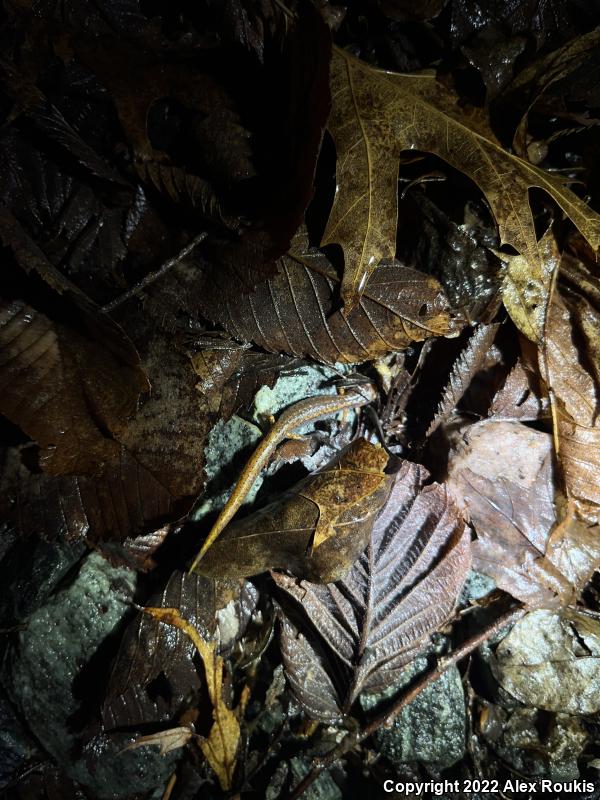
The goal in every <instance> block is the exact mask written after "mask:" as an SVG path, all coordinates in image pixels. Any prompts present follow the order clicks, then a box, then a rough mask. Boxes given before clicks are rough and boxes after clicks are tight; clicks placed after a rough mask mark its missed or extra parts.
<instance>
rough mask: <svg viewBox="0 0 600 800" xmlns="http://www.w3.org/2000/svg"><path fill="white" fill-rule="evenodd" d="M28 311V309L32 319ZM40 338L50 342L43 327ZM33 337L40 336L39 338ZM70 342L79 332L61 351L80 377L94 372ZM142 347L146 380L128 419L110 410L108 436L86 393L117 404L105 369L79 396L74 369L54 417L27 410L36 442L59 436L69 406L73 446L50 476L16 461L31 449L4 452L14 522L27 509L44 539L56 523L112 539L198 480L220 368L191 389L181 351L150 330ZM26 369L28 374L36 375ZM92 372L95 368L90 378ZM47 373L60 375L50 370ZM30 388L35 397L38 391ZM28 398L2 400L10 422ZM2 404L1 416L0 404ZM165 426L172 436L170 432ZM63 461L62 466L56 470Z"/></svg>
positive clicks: (188, 501)
mask: <svg viewBox="0 0 600 800" xmlns="http://www.w3.org/2000/svg"><path fill="white" fill-rule="evenodd" d="M23 313H24V312H23ZM21 316H22V315H21ZM19 319H21V317H19V318H17V322H18V321H19ZM23 319H25V318H23ZM36 319H37V317H33V320H34V321H35V320H36ZM20 324H21V325H23V324H24V322H23V321H21V323H20ZM13 327H14V326H13ZM18 330H20V329H19V328H17V331H18ZM6 331H7V332H6V335H7V337H10V335H11V334H10V330H8V326H7V328H6ZM25 331H26V332H27V329H26V328H25ZM48 337H50V340H51V341H52V332H50V333H49V334H48V335H47V337H46V338H47V339H48ZM21 338H23V337H21ZM40 341H41V342H42V344H43V343H44V341H45V340H44V339H41V340H40ZM79 347H80V341H79V340H78V339H76V338H73V337H71V338H70V340H69V350H68V352H69V353H70V352H71V350H75V355H74V356H73V359H74V360H75V363H78V364H81V371H82V372H83V374H84V376H85V375H86V374H91V376H92V377H96V378H98V376H96V373H95V372H94V369H95V367H94V365H93V363H91V364H88V362H93V351H92V354H91V355H90V354H89V353H88V349H87V345H85V346H82V347H81V348H80V349H77V348H79ZM144 347H145V353H144V357H143V363H144V366H145V368H146V370H147V373H148V375H149V377H150V381H151V383H152V391H151V393H150V394H146V395H145V396H144V397H143V399H142V401H141V402H140V408H139V410H138V411H137V414H135V415H134V416H133V417H132V418H130V419H123V417H122V416H121V418H120V419H119V418H112V419H111V421H110V429H111V430H110V433H111V434H112V435H107V433H106V428H107V427H108V425H106V426H100V427H98V422H99V421H101V420H102V419H103V417H102V416H101V415H100V413H97V414H94V405H93V401H95V402H96V403H99V401H100V399H102V398H103V397H104V395H105V393H106V395H107V396H108V397H112V401H111V402H113V404H117V408H118V407H119V404H122V403H123V402H125V400H124V399H122V398H121V394H122V393H121V392H120V391H115V392H114V393H113V394H112V395H109V394H108V392H109V391H110V387H111V386H112V385H113V384H112V383H111V382H110V380H109V378H108V377H107V378H106V380H105V382H104V385H102V386H100V387H99V388H98V391H97V393H96V394H95V395H94V397H93V398H90V399H89V400H88V399H87V396H86V395H85V389H86V383H85V381H83V382H82V381H79V380H77V379H78V377H79V373H77V372H75V376H74V378H73V380H72V382H71V383H69V384H64V385H63V392H64V396H63V397H62V399H61V402H57V403H56V408H57V414H58V415H59V416H52V415H50V414H48V415H47V416H34V417H33V419H34V420H35V426H37V427H35V428H31V433H32V434H33V433H36V434H37V435H40V436H41V434H43V435H44V437H45V438H43V439H42V443H45V442H49V443H54V442H57V443H60V432H61V430H65V428H64V427H63V426H61V417H60V415H61V414H62V415H63V416H64V415H65V413H69V411H70V410H71V409H72V408H74V409H75V411H76V412H77V413H78V414H79V417H75V415H73V418H72V419H71V420H70V421H69V426H68V427H67V428H66V430H68V432H69V437H70V440H72V441H74V442H75V445H76V447H75V446H74V447H72V448H69V450H68V451H67V452H68V454H69V455H70V456H71V457H72V459H73V464H72V467H71V469H70V470H67V469H66V466H65V465H64V464H61V470H58V469H57V471H58V472H59V474H58V475H48V474H39V473H37V472H36V471H33V470H32V469H31V467H30V464H28V463H26V462H25V460H24V457H25V455H27V453H28V452H29V456H30V459H32V460H34V461H35V457H34V453H32V452H31V451H26V450H24V449H21V450H20V451H19V452H18V453H17V452H15V453H14V454H13V455H14V457H15V459H16V461H15V462H14V463H15V464H16V467H15V469H13V470H12V472H11V480H10V486H9V491H10V493H11V495H12V497H13V498H14V506H13V507H14V512H15V513H16V514H18V516H19V519H20V521H19V523H18V524H19V526H21V523H22V521H23V520H24V519H25V518H28V519H29V520H30V521H32V520H38V521H39V522H40V523H41V529H38V531H37V532H38V533H40V534H41V535H42V536H44V537H45V538H48V539H53V538H56V533H55V532H54V529H55V528H57V527H59V528H60V529H61V530H62V529H64V527H65V525H66V526H67V529H68V530H69V531H70V532H69V534H68V535H69V536H74V537H77V536H79V535H82V534H83V535H86V536H87V537H88V538H90V539H91V540H95V541H99V540H106V539H121V540H122V539H125V538H126V537H128V536H131V535H135V534H137V533H140V532H147V531H148V530H154V529H156V528H158V527H160V526H161V525H163V524H165V523H166V522H172V521H174V520H176V519H178V518H180V517H181V516H183V515H184V514H185V513H186V512H187V511H189V509H190V507H191V505H192V503H193V502H194V500H195V499H196V497H197V496H198V494H199V493H200V491H201V489H202V486H203V484H204V475H203V472H202V463H203V452H204V442H205V437H206V436H207V435H208V433H209V431H210V429H211V427H212V425H213V423H214V421H215V419H216V413H215V412H214V411H211V408H215V407H217V408H218V405H219V402H218V398H220V396H221V386H222V382H224V381H225V379H226V374H227V372H226V371H223V370H218V369H214V370H213V373H212V379H213V383H212V384H211V383H210V381H208V382H207V383H206V384H205V385H204V386H203V387H202V391H199V390H198V388H197V379H198V376H197V374H196V373H195V371H194V369H193V367H192V364H191V362H190V359H189V358H188V356H186V355H185V354H184V353H183V352H181V351H180V350H179V349H178V348H177V347H176V346H175V343H174V342H170V341H169V340H168V339H165V338H162V337H160V336H156V337H152V338H151V339H150V340H149V341H147V342H146V343H145V345H144ZM33 352H34V351H32V353H33ZM86 356H87V359H86V358H85V357H86ZM220 357H221V358H222V359H223V360H227V352H226V351H223V352H221V353H220ZM97 360H98V361H100V364H99V365H98V367H97V369H98V370H100V369H101V366H102V362H101V359H100V358H98V359H97ZM44 364H45V362H44V361H41V362H40V366H39V369H40V370H42V374H45V373H44V372H43V370H44V369H47V368H48V367H47V366H46V367H45V366H44ZM25 367H26V365H25ZM15 369H16V367H15ZM36 369H37V368H34V372H33V375H32V377H35V376H36V375H37V372H36V371H35V370H36ZM87 370H90V371H91V372H89V373H88V372H86V371H87ZM118 374H119V373H118V372H116V373H115V375H113V377H112V379H111V380H112V381H113V382H114V381H115V380H117V377H116V376H117V375H118ZM27 375H28V372H27V371H25V372H23V374H22V375H21V378H20V381H19V382H18V383H17V384H16V385H15V391H17V392H18V391H21V390H19V388H18V387H19V386H23V387H26V386H27V385H28V383H27ZM102 375H103V373H102V372H100V376H99V377H102ZM69 376H71V373H69ZM55 377H56V378H58V377H60V373H59V375H58V376H55ZM54 379H55V378H54V377H53V379H52V380H50V376H48V380H49V381H50V384H49V392H50V395H49V396H50V398H51V397H52V394H51V392H52V389H53V388H54V383H53V380H54ZM81 385H83V388H81ZM11 391H12V390H11ZM11 391H8V390H7V392H6V400H7V402H9V401H11ZM82 394H83V398H82ZM19 396H20V395H19ZM40 396H41V397H42V398H43V397H44V396H45V395H44V394H43V393H42V392H41V390H40ZM213 398H217V401H216V402H214V400H213ZM31 407H32V400H31V398H30V397H27V398H26V400H24V401H23V402H22V403H21V404H16V405H14V411H13V410H12V409H13V407H12V406H11V416H12V418H13V420H14V421H15V422H19V420H20V418H21V416H22V415H25V414H28V413H30V412H28V409H29V408H31ZM33 408H34V409H35V408H36V406H35V405H34V406H33ZM5 410H6V412H7V415H8V411H9V409H8V408H6V409H5ZM86 415H87V416H86ZM76 423H77V424H78V426H79V427H77V426H76ZM38 430H39V431H40V432H41V433H38ZM88 430H91V431H95V435H96V437H97V439H99V441H100V444H101V446H102V449H101V452H102V455H103V458H99V457H98V458H95V457H93V452H88V451H91V450H92V448H91V445H89V443H88V448H87V449H86V448H79V445H78V444H77V443H78V438H77V437H78V434H79V435H82V436H83V434H84V433H87V432H88ZM80 431H82V433H80ZM174 431H177V434H178V435H176V436H175V435H173V432H174ZM65 449H66V448H65ZM97 449H98V448H97ZM19 461H20V463H18V462H19ZM42 463H44V462H42ZM50 463H51V464H52V460H51V462H50ZM63 469H64V471H66V472H67V474H66V475H63V474H62V471H63ZM86 469H88V472H87V474H86V472H85V470H86ZM69 472H70V473H72V474H69ZM17 498H18V505H17V504H16V503H17ZM61 507H62V508H63V509H64V516H63V513H62V511H61V512H60V514H59V518H58V519H56V520H55V519H53V518H52V516H51V515H50V514H49V513H48V509H60V508H61Z"/></svg>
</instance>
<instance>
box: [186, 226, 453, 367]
mask: <svg viewBox="0 0 600 800" xmlns="http://www.w3.org/2000/svg"><path fill="white" fill-rule="evenodd" d="M304 243H305V237H304V236H303V235H302V234H300V235H298V236H297V237H296V239H295V240H294V243H293V246H294V245H296V246H297V247H298V248H299V250H298V251H296V250H292V251H290V253H289V254H288V255H287V256H283V258H281V259H279V261H278V267H279V272H278V274H277V275H276V276H275V277H273V278H270V279H269V280H267V281H265V282H263V283H261V284H259V285H258V286H257V287H256V289H255V290H254V292H253V293H252V294H250V295H248V296H247V297H242V298H240V297H239V293H238V292H237V290H236V289H235V287H232V286H231V285H227V282H226V281H223V280H221V281H219V280H218V279H217V281H216V282H215V280H214V279H213V278H211V279H210V281H209V283H207V284H205V286H204V287H203V290H202V291H201V292H200V293H199V301H200V305H201V308H202V311H203V313H204V314H205V315H206V316H207V317H208V318H209V319H211V320H212V321H213V322H219V323H221V324H222V325H223V326H224V327H225V328H226V330H227V331H228V333H230V335H231V336H233V337H234V338H236V339H238V340H240V341H253V342H254V343H255V344H257V345H259V346H260V347H262V348H264V349H265V350H270V351H275V352H283V353H289V354H292V355H296V356H309V357H311V358H314V359H316V360H317V361H321V362H323V363H326V364H333V363H335V362H345V363H349V364H353V363H359V362H361V361H367V360H370V359H373V358H377V357H379V356H382V355H385V354H387V353H389V352H391V351H394V350H402V349H404V348H405V347H407V346H408V345H409V344H410V343H411V342H414V341H422V340H423V339H426V338H428V337H430V336H435V335H439V336H445V335H447V334H451V333H452V332H454V331H455V330H457V329H458V327H459V326H458V324H455V321H454V320H453V319H452V317H451V314H450V308H449V304H448V301H447V299H446V296H445V294H444V292H443V289H442V287H441V285H440V284H439V283H438V281H436V280H435V278H432V277H430V276H428V275H425V274H423V273H421V272H417V271H416V270H414V269H410V268H409V267H407V266H404V265H402V264H400V263H399V262H397V261H389V262H386V263H382V264H380V265H379V266H378V268H377V269H376V270H375V271H374V272H371V274H370V277H369V279H368V280H367V281H366V282H365V286H364V287H363V289H364V290H363V292H362V295H361V299H360V302H359V303H358V305H357V307H356V308H355V309H354V310H353V311H352V312H350V313H348V314H346V315H345V316H344V315H343V314H342V312H341V311H340V310H339V309H338V308H337V302H338V301H337V292H338V287H339V283H340V282H339V279H338V277H337V274H336V272H335V270H334V269H333V267H332V265H331V263H330V262H329V261H328V259H327V258H326V257H325V256H324V255H323V254H322V253H320V252H318V251H312V252H311V251H308V250H304V249H303V247H302V245H303V244H304Z"/></svg>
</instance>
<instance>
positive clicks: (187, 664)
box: [102, 570, 257, 729]
mask: <svg viewBox="0 0 600 800" xmlns="http://www.w3.org/2000/svg"><path fill="white" fill-rule="evenodd" d="M256 598H257V593H256V590H255V589H254V587H253V586H252V585H251V584H240V583H239V582H231V583H226V582H223V581H220V582H215V581H213V580H211V579H210V578H205V577H203V576H200V575H188V574H187V573H182V572H180V571H179V570H176V571H175V572H174V573H173V574H172V575H171V577H170V578H169V580H168V582H167V583H166V585H165V587H164V588H163V589H162V590H161V591H160V592H158V593H156V594H154V595H153V596H152V597H151V598H150V600H149V601H148V602H149V604H151V605H152V607H154V608H170V607H174V608H177V609H178V611H179V613H180V615H181V616H182V617H183V618H184V619H186V620H188V621H189V623H190V624H191V625H193V627H194V628H195V629H196V630H197V631H199V632H200V633H201V635H202V637H203V638H204V639H205V640H206V641H210V640H213V639H215V637H216V638H218V639H219V641H220V646H221V649H222V650H223V649H230V648H231V646H232V644H233V641H232V635H231V634H232V632H233V639H235V638H238V637H239V636H241V634H242V633H243V631H244V629H245V627H246V625H247V623H248V620H249V618H250V615H251V613H252V610H253V609H254V606H255V604H256ZM230 604H231V605H232V607H231V608H229V607H228V606H229V605H230ZM224 613H227V615H228V616H227V619H228V622H227V624H225V620H223V622H224V624H223V626H222V627H223V630H222V631H221V630H220V628H219V622H220V619H221V617H222V615H223V614H224ZM217 629H219V635H218V636H217ZM193 655H194V645H193V643H192V642H191V641H190V640H189V638H188V636H187V634H186V633H185V631H184V630H182V629H176V630H172V629H169V628H166V627H165V626H164V625H161V623H160V622H159V621H158V619H157V618H155V617H151V616H148V615H147V614H142V613H140V614H138V615H137V616H136V618H135V619H134V620H133V621H132V622H131V623H130V624H129V626H128V628H127V630H126V631H125V634H124V636H123V638H122V640H121V645H120V648H119V653H118V655H117V658H116V661H115V663H114V665H113V667H112V671H111V676H110V680H109V684H108V689H107V692H106V698H105V701H104V705H103V708H102V719H103V722H104V725H105V727H106V728H107V729H112V728H127V727H133V726H140V725H148V724H150V723H156V722H167V721H169V720H174V719H176V718H177V717H178V715H180V714H181V713H182V712H183V711H185V710H186V709H187V708H189V705H190V699H191V698H193V697H194V696H197V695H198V693H199V691H200V689H201V681H200V679H199V677H198V673H197V670H196V667H195V665H194V662H193Z"/></svg>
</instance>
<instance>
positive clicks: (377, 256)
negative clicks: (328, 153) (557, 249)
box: [321, 49, 600, 312]
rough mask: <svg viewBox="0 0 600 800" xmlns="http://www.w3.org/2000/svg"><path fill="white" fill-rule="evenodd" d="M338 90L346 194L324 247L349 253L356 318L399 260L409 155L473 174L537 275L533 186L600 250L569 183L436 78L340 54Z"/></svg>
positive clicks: (332, 125)
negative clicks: (471, 111)
mask: <svg viewBox="0 0 600 800" xmlns="http://www.w3.org/2000/svg"><path fill="white" fill-rule="evenodd" d="M331 91H332V112H331V117H330V121H329V130H330V131H331V134H332V136H333V139H334V141H335V144H336V150H337V178H336V179H337V186H338V190H337V192H336V195H335V200H334V204H333V208H332V210H331V215H330V217H329V221H328V223H327V228H326V230H325V233H324V235H323V240H322V243H321V244H322V245H325V244H328V243H339V244H341V245H342V248H343V250H344V255H345V269H344V280H343V282H342V289H341V292H342V297H343V299H344V303H345V308H346V311H347V312H349V311H351V310H352V309H353V308H355V307H356V305H357V303H358V301H359V299H360V296H361V294H362V292H363V291H364V289H365V287H366V283H367V280H368V278H369V276H370V275H371V274H372V273H373V271H374V270H375V268H376V267H377V265H378V263H379V262H380V260H381V259H384V258H392V257H393V256H394V250H395V241H396V221H397V213H398V205H397V203H398V201H397V179H398V164H399V159H400V155H401V153H402V151H403V150H411V149H416V150H422V151H425V152H428V153H434V154H435V155H437V156H439V157H440V158H442V159H444V160H445V161H447V162H448V163H449V164H450V165H451V166H453V167H455V168H456V169H459V170H460V171H461V172H464V173H465V174H466V175H467V176H468V177H470V178H471V179H472V180H473V181H474V182H475V183H476V184H477V185H478V186H479V188H480V189H481V191H482V192H483V194H484V195H485V197H486V199H487V201H488V203H489V205H490V208H491V210H492V212H493V214H494V216H495V218H496V221H497V223H498V228H499V232H500V239H501V241H502V242H503V243H505V244H509V245H511V246H512V247H514V248H515V249H516V250H517V252H518V253H519V254H520V255H521V256H522V257H523V258H524V259H525V263H527V265H528V269H529V272H530V273H531V274H532V275H534V276H538V275H540V274H541V273H543V270H544V254H543V250H542V248H540V246H539V244H538V242H537V239H536V234H535V228H534V223H533V216H532V213H531V209H530V207H529V201H528V191H529V189H530V188H531V187H539V188H541V189H543V190H544V191H545V192H547V193H548V194H549V195H550V196H551V197H552V198H553V199H554V200H555V201H556V202H557V203H558V204H559V206H560V207H561V208H562V209H563V211H564V212H565V214H567V216H569V217H570V218H571V219H572V220H573V222H574V223H575V225H576V227H577V228H578V229H579V230H580V231H581V233H582V234H583V235H584V236H585V237H586V239H588V241H589V242H590V244H591V246H592V247H593V248H594V249H596V248H597V247H598V245H599V244H600V217H598V215H596V214H595V213H594V212H593V211H591V209H589V208H588V207H587V206H586V205H585V203H583V202H582V201H581V200H580V199H579V198H578V197H577V196H576V195H575V194H573V192H571V191H570V190H569V189H567V188H565V186H564V185H563V183H562V182H561V180H560V179H559V178H556V177H555V176H553V175H550V174H548V173H546V172H544V171H543V170H541V169H539V168H537V167H535V166H533V165H532V164H529V163H528V162H526V161H522V160H521V159H519V158H517V157H516V156H513V155H511V154H509V153H507V152H506V151H505V150H503V149H502V148H501V147H500V145H499V144H498V143H497V142H496V141H495V140H494V138H493V135H492V134H491V133H490V132H489V131H486V130H484V129H482V128H481V126H480V125H477V124H476V123H475V121H474V119H473V118H472V117H469V116H468V115H466V114H465V113H464V112H462V111H460V110H459V109H458V107H457V106H456V103H455V101H454V99H453V98H452V97H451V96H449V95H447V94H445V92H444V91H443V90H442V87H441V86H440V85H439V84H438V83H436V80H435V76H434V75H433V74H432V73H431V74H429V73H428V74H421V75H395V74H392V73H389V72H383V71H381V70H376V69H374V68H373V67H371V66H369V65H367V64H365V63H363V62H361V61H358V60H357V59H355V58H353V57H352V56H351V55H349V54H348V53H346V52H344V51H342V50H339V49H334V53H333V58H332V76H331Z"/></svg>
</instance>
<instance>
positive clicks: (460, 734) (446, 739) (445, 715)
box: [361, 658, 466, 769]
mask: <svg viewBox="0 0 600 800" xmlns="http://www.w3.org/2000/svg"><path fill="white" fill-rule="evenodd" d="M426 665H427V662H426V660H425V659H423V658H418V659H416V661H414V662H413V664H411V665H410V666H409V667H408V668H407V670H406V672H405V673H404V675H403V679H402V681H401V683H400V684H399V685H398V684H397V685H395V686H394V687H393V689H392V690H388V691H387V692H384V693H382V694H381V695H364V696H363V697H361V705H362V706H363V708H365V709H368V710H372V709H375V708H378V707H380V706H381V705H382V704H383V702H386V704H387V703H389V702H390V700H391V699H392V698H393V697H394V696H396V695H397V694H398V691H399V690H401V689H402V688H403V687H404V686H406V685H407V684H409V683H410V682H411V681H412V680H413V678H414V677H415V676H416V675H418V674H419V673H420V672H422V671H423V670H424V669H425V668H426ZM465 739H466V710H465V697H464V691H463V686H462V681H461V678H460V673H459V671H458V669H457V668H456V667H450V668H449V669H448V670H446V672H445V673H444V674H443V675H442V677H441V678H439V679H438V680H437V681H436V682H435V683H433V684H432V685H431V686H429V687H428V688H427V689H425V690H424V691H422V692H421V694H420V695H419V696H418V697H417V698H416V699H415V700H413V702H412V703H410V704H409V705H408V706H407V707H406V708H405V709H403V710H402V711H401V712H400V714H399V715H398V716H397V717H396V719H395V720H394V722H393V723H392V725H391V727H390V728H381V729H380V730H379V731H378V732H377V733H376V734H375V742H376V749H377V750H378V751H379V752H381V754H382V755H384V756H385V757H386V758H388V759H389V760H390V761H391V762H392V763H393V764H394V765H395V766H397V767H400V766H401V765H402V764H405V763H407V762H410V761H419V762H423V763H426V764H431V765H433V766H435V767H437V768H439V769H443V768H445V767H449V766H451V765H452V764H455V763H456V762H457V761H459V760H460V759H461V758H462V757H463V755H464V753H465Z"/></svg>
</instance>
